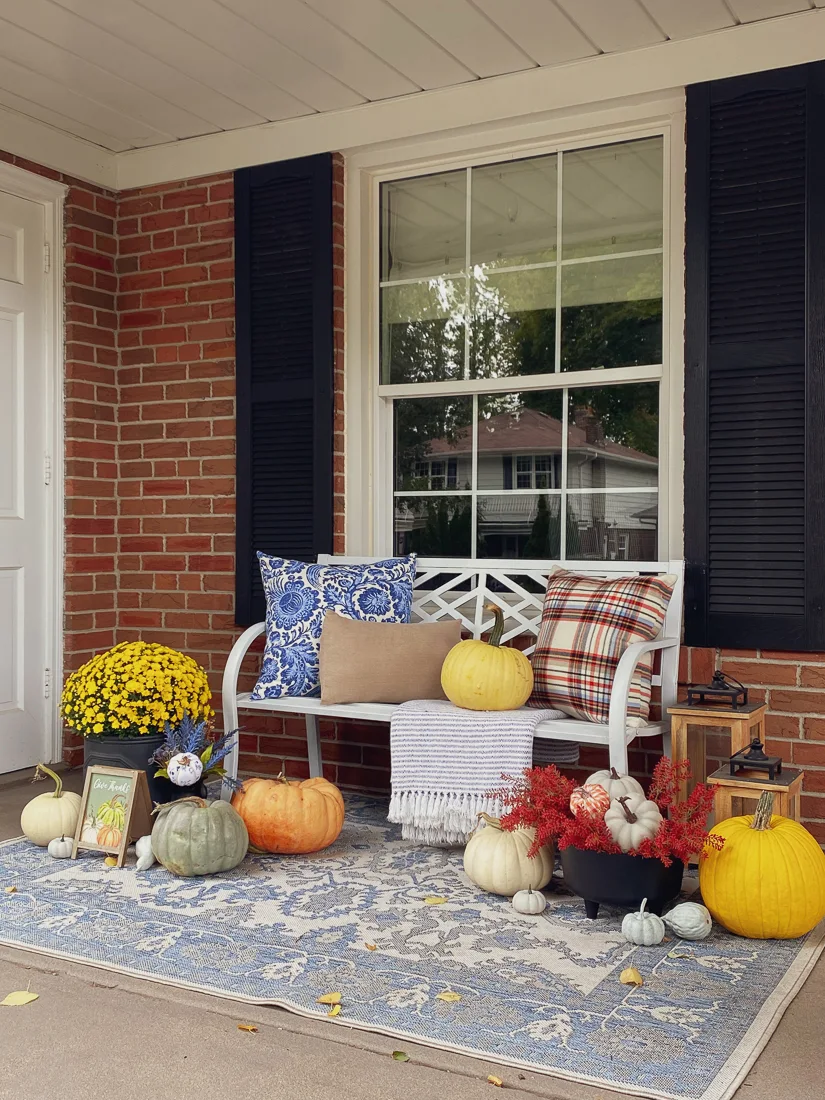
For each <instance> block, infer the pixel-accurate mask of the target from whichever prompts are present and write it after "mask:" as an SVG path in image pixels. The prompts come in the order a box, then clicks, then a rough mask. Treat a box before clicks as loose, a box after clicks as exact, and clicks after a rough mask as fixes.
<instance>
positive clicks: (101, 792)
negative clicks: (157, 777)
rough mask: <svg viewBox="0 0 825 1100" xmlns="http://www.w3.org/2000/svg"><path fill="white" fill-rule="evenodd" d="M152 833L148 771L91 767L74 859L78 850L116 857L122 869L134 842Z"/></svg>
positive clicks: (81, 806) (75, 838) (75, 842)
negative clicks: (128, 850)
mask: <svg viewBox="0 0 825 1100" xmlns="http://www.w3.org/2000/svg"><path fill="white" fill-rule="evenodd" d="M151 831H152V800H151V798H150V797H149V784H148V783H147V782H146V772H145V771H130V770H129V769H128V768H107V767H103V766H100V765H97V764H95V765H92V766H91V767H89V768H88V769H87V771H86V783H85V785H84V787H83V798H82V801H81V804H80V816H79V817H78V821H77V830H76V832H75V837H74V848H73V849H72V858H73V859H74V858H75V857H76V856H77V853H78V850H80V849H87V850H89V851H93V852H105V853H106V854H107V855H110V856H117V865H118V867H122V866H123V860H124V857H125V856H126V849H127V848H128V847H129V845H130V843H131V842H132V841H133V840H137V839H138V838H139V837H141V836H144V835H145V834H146V833H150V832H151Z"/></svg>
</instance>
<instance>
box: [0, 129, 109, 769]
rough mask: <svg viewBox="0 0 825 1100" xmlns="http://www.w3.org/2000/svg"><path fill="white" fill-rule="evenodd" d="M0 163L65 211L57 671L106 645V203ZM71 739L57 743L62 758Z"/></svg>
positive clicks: (104, 194) (71, 747)
mask: <svg viewBox="0 0 825 1100" xmlns="http://www.w3.org/2000/svg"><path fill="white" fill-rule="evenodd" d="M0 160H3V161H5V162H6V163H8V164H14V165H16V166H17V167H18V168H23V169H25V170H26V171H29V172H34V173H35V174H36V175H40V176H46V177H48V178H49V179H53V180H58V181H59V182H60V183H63V184H65V185H66V186H67V187H68V191H67V195H66V201H65V207H64V221H65V248H66V271H65V323H66V345H65V360H66V363H65V382H64V399H65V403H66V416H65V462H66V483H65V496H66V501H65V511H66V543H65V555H66V556H65V563H64V572H65V579H64V588H65V606H64V629H65V634H64V667H65V669H66V670H67V671H71V670H72V669H75V668H78V667H79V666H80V665H81V664H82V663H83V662H84V661H85V660H87V659H88V658H89V657H90V656H91V655H92V654H93V653H94V652H96V651H97V650H99V649H105V648H106V647H107V646H110V645H112V644H113V642H114V639H115V591H116V584H115V545H116V533H115V509H116V501H115V486H116V480H117V465H116V461H117V460H116V446H117V426H116V424H115V409H116V406H117V378H116V373H117V361H118V356H117V349H116V347H115V333H116V329H117V314H116V312H115V290H116V277H115V255H116V253H117V239H116V237H115V224H114V218H115V204H116V196H115V195H114V194H113V193H112V192H110V191H104V190H103V189H101V188H99V187H95V186H94V185H93V184H88V183H84V182H83V181H81V180H76V179H74V178H73V177H71V176H66V175H64V174H63V173H61V172H55V171H53V170H52V169H50V168H44V167H42V166H41V165H39V164H32V163H31V162H30V161H27V160H24V159H23V158H22V157H16V156H13V155H11V154H9V153H5V152H2V151H0ZM79 743H80V742H79V739H74V738H72V737H71V736H70V735H69V736H68V737H67V741H66V745H67V758H68V759H70V760H72V759H74V757H75V756H76V753H77V745H78V744H79Z"/></svg>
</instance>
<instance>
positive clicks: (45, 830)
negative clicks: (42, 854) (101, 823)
mask: <svg viewBox="0 0 825 1100" xmlns="http://www.w3.org/2000/svg"><path fill="white" fill-rule="evenodd" d="M41 773H45V774H46V775H48V776H49V777H50V778H51V779H53V780H54V790H53V791H49V792H48V793H46V794H39V795H38V796H37V797H36V798H33V799H32V800H31V802H28V803H26V805H25V806H24V807H23V813H22V814H21V815H20V828H21V829H22V830H23V832H24V833H25V835H26V837H27V838H28V839H29V840H30V841H31V842H32V844H39V845H40V847H41V848H45V847H46V846H47V845H48V843H49V841H50V840H56V839H57V838H58V837H61V836H66V835H68V836H74V831H75V829H76V828H77V819H78V817H79V816H80V795H79V794H74V792H72V791H64V790H63V780H62V779H61V778H60V776H59V775H57V774H56V773H55V772H53V771H52V770H51V768H47V767H46V765H45V764H38V765H37V767H36V768H35V772H34V775H35V779H38V778H40V777H41Z"/></svg>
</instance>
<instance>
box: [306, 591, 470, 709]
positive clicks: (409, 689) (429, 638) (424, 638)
mask: <svg viewBox="0 0 825 1100" xmlns="http://www.w3.org/2000/svg"><path fill="white" fill-rule="evenodd" d="M460 641H461V623H460V622H458V620H457V619H451V620H450V621H449V622H443V623H367V622H359V621H357V620H356V619H347V618H346V617H345V616H344V615H339V614H338V613H337V612H336V611H328V612H327V613H326V615H325V617H324V627H323V630H322V631H321V650H320V668H321V675H320V679H321V702H322V703H406V702H408V700H410V699H444V698H446V696H445V695H444V691H443V689H442V687H441V666H442V665H443V664H444V658H445V657H446V656H447V654H448V653H449V652H450V650H451V649H452V648H453V646H454V645H456V644H457V643H458V642H460Z"/></svg>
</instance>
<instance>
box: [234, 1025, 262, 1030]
mask: <svg viewBox="0 0 825 1100" xmlns="http://www.w3.org/2000/svg"><path fill="white" fill-rule="evenodd" d="M257 1030H258V1029H257V1028H256V1027H255V1025H254V1024H238V1031H257Z"/></svg>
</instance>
